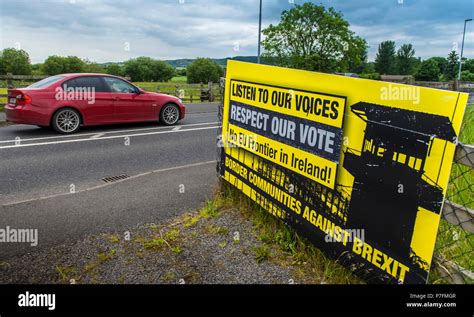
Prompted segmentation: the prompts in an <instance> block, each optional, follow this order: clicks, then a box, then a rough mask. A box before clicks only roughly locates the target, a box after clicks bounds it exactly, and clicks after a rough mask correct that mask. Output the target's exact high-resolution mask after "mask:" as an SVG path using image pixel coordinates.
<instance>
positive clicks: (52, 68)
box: [42, 55, 65, 75]
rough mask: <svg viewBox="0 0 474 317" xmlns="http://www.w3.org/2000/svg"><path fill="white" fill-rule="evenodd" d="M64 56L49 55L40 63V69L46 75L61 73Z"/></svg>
mask: <svg viewBox="0 0 474 317" xmlns="http://www.w3.org/2000/svg"><path fill="white" fill-rule="evenodd" d="M64 64H65V63H64V57H61V56H56V55H53V56H49V57H48V58H47V59H46V60H45V61H44V63H43V65H42V71H43V73H45V74H46V75H56V74H61V73H63V69H64Z"/></svg>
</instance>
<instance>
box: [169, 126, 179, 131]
mask: <svg viewBox="0 0 474 317" xmlns="http://www.w3.org/2000/svg"><path fill="white" fill-rule="evenodd" d="M179 129H181V127H180V126H177V127H174V128H173V129H171V130H173V131H178V130H179Z"/></svg>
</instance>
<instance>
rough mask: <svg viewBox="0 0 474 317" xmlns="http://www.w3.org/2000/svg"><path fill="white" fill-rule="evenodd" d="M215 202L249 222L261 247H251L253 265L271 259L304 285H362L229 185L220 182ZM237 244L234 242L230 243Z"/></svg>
mask: <svg viewBox="0 0 474 317" xmlns="http://www.w3.org/2000/svg"><path fill="white" fill-rule="evenodd" d="M218 199H220V200H221V201H223V202H222V204H223V208H227V207H228V208H238V209H239V211H240V213H241V214H242V215H243V217H245V218H247V219H249V220H251V221H252V223H253V227H254V230H255V234H256V237H257V239H259V240H260V241H262V242H263V244H262V245H260V246H255V247H253V248H252V251H253V252H254V254H255V260H256V261H257V262H259V263H261V262H264V261H268V260H271V261H272V262H275V263H280V264H281V265H282V266H284V267H288V266H291V267H292V269H293V272H294V276H295V277H296V279H297V280H301V281H304V283H330V284H359V283H361V282H362V281H361V280H360V279H359V278H358V277H356V276H355V275H353V274H352V272H351V271H350V270H349V269H347V268H345V267H343V266H341V265H340V264H339V263H337V261H334V260H332V259H330V258H328V257H326V255H324V253H323V252H321V251H320V250H319V249H318V248H316V247H315V246H314V245H313V244H311V243H310V242H308V241H307V240H306V239H304V238H303V237H301V236H300V235H299V234H298V233H297V232H296V231H295V230H293V229H292V228H290V227H288V226H287V225H285V224H284V223H283V222H282V221H280V220H279V219H277V218H275V217H274V216H273V215H271V214H270V213H269V212H267V211H265V210H264V209H262V208H261V207H260V206H258V205H257V204H256V203H254V202H253V201H251V200H250V199H249V198H247V197H246V196H245V195H244V194H242V193H240V192H239V191H238V190H237V189H235V188H234V187H233V186H232V185H230V184H228V183H226V182H224V181H222V182H221V193H220V198H218ZM237 241H239V240H237ZM239 242H240V241H239ZM239 242H236V240H234V244H238V243H239Z"/></svg>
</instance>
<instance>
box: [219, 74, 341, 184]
mask: <svg viewBox="0 0 474 317" xmlns="http://www.w3.org/2000/svg"><path fill="white" fill-rule="evenodd" d="M229 80H230V83H229V92H228V93H229V106H228V107H230V102H231V101H232V100H231V94H232V81H240V82H243V83H247V84H254V85H261V86H268V87H273V88H281V89H289V90H298V91H302V92H306V93H311V94H320V95H325V96H330V97H338V98H343V99H344V111H343V112H342V113H343V116H342V121H341V127H340V128H337V129H341V130H342V138H341V142H342V143H343V142H344V122H345V119H346V107H347V96H345V97H344V96H338V95H332V94H326V93H322V92H317V91H310V90H303V89H296V88H295V89H293V88H288V87H284V86H276V85H267V84H261V83H255V82H251V81H248V80H240V79H236V78H229ZM249 106H252V105H249ZM222 107H223V108H224V107H225V99H224V100H223V101H222ZM252 107H255V106H252ZM256 108H258V107H256ZM228 110H229V111H230V109H228ZM222 115H223V116H224V109H223V110H222ZM227 115H228V114H227ZM287 115H288V116H292V115H290V114H287ZM292 117H294V116H292ZM225 120H226V127H225V128H226V131H227V130H228V128H229V118H225ZM306 120H308V119H306ZM222 121H224V117H222ZM308 121H312V120H308ZM319 123H321V122H319ZM321 124H324V123H321ZM222 127H224V124H223V122H222ZM221 132H222V130H221ZM342 148H343V144H341V147H340V150H339V160H338V162H337V163H336V162H333V161H331V162H333V163H336V165H337V167H336V172H335V175H334V187H333V188H331V187H329V186H327V184H323V183H321V182H317V181H315V180H312V179H310V178H308V177H306V176H305V175H303V174H300V173H298V172H295V171H292V170H290V169H289V168H287V167H285V166H283V165H280V164H276V163H273V162H271V161H269V160H267V159H266V158H263V157H262V158H263V159H264V160H266V161H268V162H270V163H273V164H275V165H277V166H279V167H281V168H284V169H286V170H288V171H289V172H290V173H297V174H300V175H301V176H303V177H305V178H308V179H309V180H311V181H313V182H316V183H318V184H320V185H322V186H325V187H327V188H329V189H331V190H336V187H337V176H338V175H339V168H340V166H341V157H342V153H343V151H342ZM239 149H241V150H244V151H247V152H249V153H251V154H253V155H257V154H255V153H252V152H250V151H248V150H246V149H244V148H241V147H239ZM305 152H306V151H305ZM313 155H315V154H313ZM317 156H318V157H320V158H322V159H325V160H327V158H324V157H322V156H319V155H317ZM328 161H329V160H328Z"/></svg>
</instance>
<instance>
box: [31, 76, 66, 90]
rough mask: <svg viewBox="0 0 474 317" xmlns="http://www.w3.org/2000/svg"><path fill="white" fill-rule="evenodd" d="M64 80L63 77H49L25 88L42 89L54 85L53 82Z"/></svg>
mask: <svg viewBox="0 0 474 317" xmlns="http://www.w3.org/2000/svg"><path fill="white" fill-rule="evenodd" d="M64 78H66V77H65V76H59V75H57V76H51V77H48V78H45V79H42V80H40V81H37V82H36V83H34V84H32V85H29V86H28V87H27V88H44V87H48V86H49V85H52V84H54V83H55V82H58V81H60V80H61V79H64Z"/></svg>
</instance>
